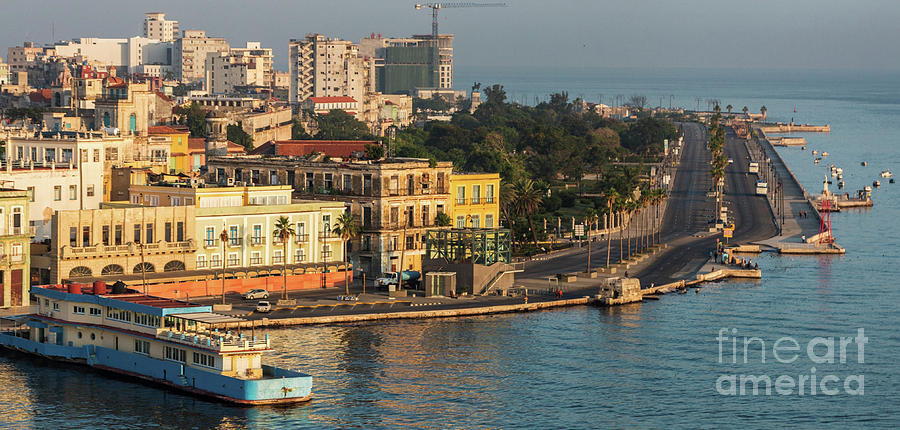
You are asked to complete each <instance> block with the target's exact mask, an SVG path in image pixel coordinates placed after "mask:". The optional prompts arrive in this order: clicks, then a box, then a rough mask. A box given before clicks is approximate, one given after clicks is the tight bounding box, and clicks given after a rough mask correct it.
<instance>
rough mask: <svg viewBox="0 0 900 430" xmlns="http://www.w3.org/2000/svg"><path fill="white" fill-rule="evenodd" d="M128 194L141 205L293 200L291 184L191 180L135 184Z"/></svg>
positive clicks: (205, 205)
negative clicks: (260, 184) (189, 181)
mask: <svg viewBox="0 0 900 430" xmlns="http://www.w3.org/2000/svg"><path fill="white" fill-rule="evenodd" d="M255 183H257V184H259V183H261V182H255ZM129 193H130V196H129V201H130V202H131V203H132V204H135V205H142V206H185V205H192V206H197V207H198V208H221V207H237V206H261V205H285V204H288V203H290V202H291V187H290V186H287V185H269V186H248V185H244V184H243V183H238V182H234V181H226V183H223V184H222V186H216V185H205V184H201V183H200V181H198V180H194V181H192V182H191V183H184V182H182V183H157V184H147V185H132V186H131V187H130V188H129Z"/></svg>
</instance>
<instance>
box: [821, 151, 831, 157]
mask: <svg viewBox="0 0 900 430" xmlns="http://www.w3.org/2000/svg"><path fill="white" fill-rule="evenodd" d="M829 155H831V154H829V153H827V152H823V153H822V156H823V157H827V156H829Z"/></svg>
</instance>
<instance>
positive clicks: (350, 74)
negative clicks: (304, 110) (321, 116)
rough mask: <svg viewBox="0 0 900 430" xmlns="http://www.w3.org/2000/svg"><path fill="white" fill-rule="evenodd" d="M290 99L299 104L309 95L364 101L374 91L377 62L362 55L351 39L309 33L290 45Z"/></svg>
mask: <svg viewBox="0 0 900 430" xmlns="http://www.w3.org/2000/svg"><path fill="white" fill-rule="evenodd" d="M288 55H289V72H288V73H289V74H290V82H289V84H290V87H289V91H288V92H289V100H290V102H291V104H294V105H296V104H299V103H300V102H302V101H304V100H306V99H308V98H310V97H341V96H346V97H352V98H353V99H355V100H364V99H365V96H366V94H368V93H372V92H375V63H374V61H373V60H372V59H371V58H367V57H363V56H360V55H359V45H357V44H354V43H352V42H350V41H348V40H340V39H331V38H328V37H325V36H323V35H321V34H309V35H307V36H306V38H304V39H292V40H291V41H290V43H289V44H288Z"/></svg>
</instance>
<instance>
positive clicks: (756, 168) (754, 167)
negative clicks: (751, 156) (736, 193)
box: [750, 161, 759, 173]
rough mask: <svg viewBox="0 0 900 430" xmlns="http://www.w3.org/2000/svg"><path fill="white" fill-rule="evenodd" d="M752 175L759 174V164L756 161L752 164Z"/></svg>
mask: <svg viewBox="0 0 900 430" xmlns="http://www.w3.org/2000/svg"><path fill="white" fill-rule="evenodd" d="M750 173H759V163H757V162H755V161H751V162H750Z"/></svg>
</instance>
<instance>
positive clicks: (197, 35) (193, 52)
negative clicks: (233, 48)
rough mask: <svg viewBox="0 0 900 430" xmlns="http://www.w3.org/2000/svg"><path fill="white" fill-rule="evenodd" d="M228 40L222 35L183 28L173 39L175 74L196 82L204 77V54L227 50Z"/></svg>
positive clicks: (187, 80) (182, 78)
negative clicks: (178, 36)
mask: <svg viewBox="0 0 900 430" xmlns="http://www.w3.org/2000/svg"><path fill="white" fill-rule="evenodd" d="M229 48H230V46H229V45H228V41H226V40H225V39H224V38H222V37H206V32H205V31H203V30H185V31H184V37H181V38H179V39H176V40H175V63H176V64H175V67H176V72H175V75H176V76H178V78H179V79H180V80H181V81H183V82H196V81H199V80H201V79H204V78H205V77H206V56H207V55H208V54H209V53H211V52H228V50H229Z"/></svg>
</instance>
